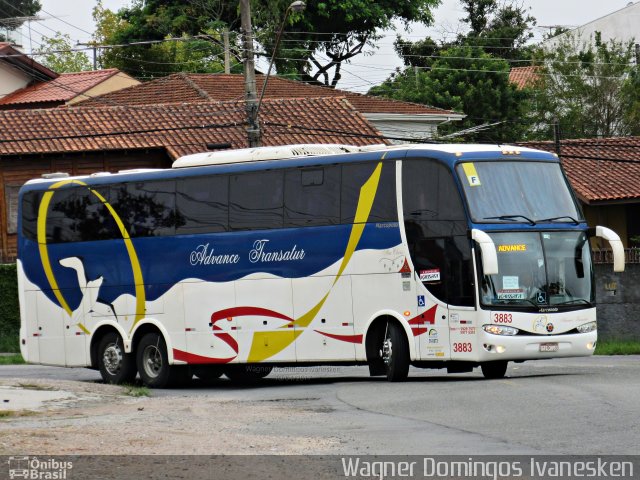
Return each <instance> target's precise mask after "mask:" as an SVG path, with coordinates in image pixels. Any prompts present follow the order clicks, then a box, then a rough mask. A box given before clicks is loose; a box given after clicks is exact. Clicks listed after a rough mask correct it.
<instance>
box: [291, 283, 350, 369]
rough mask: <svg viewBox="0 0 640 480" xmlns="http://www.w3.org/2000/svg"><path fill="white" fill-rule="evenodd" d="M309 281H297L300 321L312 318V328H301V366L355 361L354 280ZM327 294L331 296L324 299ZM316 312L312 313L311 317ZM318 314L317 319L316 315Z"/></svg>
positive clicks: (295, 291) (295, 296) (296, 311)
mask: <svg viewBox="0 0 640 480" xmlns="http://www.w3.org/2000/svg"><path fill="white" fill-rule="evenodd" d="M334 280H335V277H332V276H326V277H306V278H296V279H294V280H293V310H294V314H295V318H296V319H301V318H305V317H306V315H310V316H312V318H309V324H308V325H306V326H305V325H297V326H296V330H297V331H299V332H300V336H299V338H298V340H297V341H296V355H297V358H298V362H313V361H321V360H323V361H331V360H333V361H349V360H355V358H356V356H355V355H356V354H355V342H359V341H361V338H360V339H358V338H357V337H355V335H354V324H353V310H352V301H351V277H350V276H342V277H340V279H339V280H338V282H337V283H336V284H335V285H333V282H334ZM325 294H328V296H327V297H326V299H324V296H325ZM310 312H312V313H310ZM314 313H315V315H314Z"/></svg>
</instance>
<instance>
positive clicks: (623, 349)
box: [595, 340, 640, 355]
mask: <svg viewBox="0 0 640 480" xmlns="http://www.w3.org/2000/svg"><path fill="white" fill-rule="evenodd" d="M595 354H596V355H640V342H637V341H633V340H604V341H603V340H598V344H597V345H596V352H595Z"/></svg>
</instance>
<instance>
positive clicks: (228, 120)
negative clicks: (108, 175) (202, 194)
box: [0, 96, 384, 262]
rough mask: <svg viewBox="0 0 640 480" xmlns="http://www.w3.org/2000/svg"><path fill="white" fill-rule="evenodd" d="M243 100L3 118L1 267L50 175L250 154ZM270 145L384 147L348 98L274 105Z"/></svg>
mask: <svg viewBox="0 0 640 480" xmlns="http://www.w3.org/2000/svg"><path fill="white" fill-rule="evenodd" d="M245 115H246V113H245V110H244V102H243V101H226V102H211V101H209V102H195V103H180V104H172V105H162V106H158V105H132V106H111V107H96V108H54V109H47V110H7V111H0V125H10V126H11V128H2V129H0V219H1V221H0V260H1V261H5V262H6V261H10V260H12V259H14V258H15V256H16V235H15V233H16V220H17V199H18V190H19V189H20V186H21V185H22V184H24V182H26V181H27V180H29V179H32V178H37V177H40V176H41V175H43V174H46V173H52V172H67V173H69V174H71V175H82V174H90V173H96V172H117V171H119V170H123V169H130V168H168V167H170V166H171V164H172V162H173V161H174V160H175V159H176V158H178V157H179V156H182V155H186V154H190V153H197V152H203V151H206V150H207V149H208V148H246V147H247V146H248V144H247V133H246V117H245ZM260 119H261V129H262V144H263V145H264V146H275V145H287V144H297V143H343V144H344V143H346V144H351V145H369V144H380V143H383V142H384V141H383V140H382V138H381V136H380V132H379V131H378V130H377V129H376V128H375V127H374V126H373V125H371V123H370V122H368V121H367V119H366V118H365V117H364V116H363V115H362V114H361V113H360V112H358V111H357V110H355V109H354V107H353V106H352V104H351V103H350V102H349V101H348V100H346V99H345V98H344V97H337V96H335V97H328V98H327V97H324V98H290V99H277V98H267V99H265V100H264V102H263V104H262V107H261V110H260Z"/></svg>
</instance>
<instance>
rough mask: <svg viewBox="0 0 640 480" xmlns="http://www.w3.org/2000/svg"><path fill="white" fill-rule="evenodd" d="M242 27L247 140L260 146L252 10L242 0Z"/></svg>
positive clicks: (247, 1) (250, 143) (247, 2)
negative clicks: (247, 124)
mask: <svg viewBox="0 0 640 480" xmlns="http://www.w3.org/2000/svg"><path fill="white" fill-rule="evenodd" d="M240 26H241V28H242V39H243V45H244V89H245V100H246V107H245V108H246V112H247V122H248V123H249V126H248V127H247V140H248V141H249V147H251V148H253V147H259V146H260V126H259V124H258V118H257V112H256V111H257V109H258V100H257V95H256V70H255V63H254V60H253V31H252V27H251V9H250V7H249V0H240Z"/></svg>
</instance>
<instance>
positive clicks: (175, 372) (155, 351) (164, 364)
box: [136, 332, 191, 388]
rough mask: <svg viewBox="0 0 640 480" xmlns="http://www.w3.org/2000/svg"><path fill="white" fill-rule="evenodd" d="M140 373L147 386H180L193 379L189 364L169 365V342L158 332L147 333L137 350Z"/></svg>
mask: <svg viewBox="0 0 640 480" xmlns="http://www.w3.org/2000/svg"><path fill="white" fill-rule="evenodd" d="M136 363H137V365H138V373H139V374H140V378H141V379H142V383H144V384H145V385H146V386H147V387H150V388H166V387H173V386H180V385H184V384H186V383H187V382H188V381H189V380H191V372H190V371H189V366H188V365H169V356H168V354H167V343H166V342H165V341H164V338H163V336H162V335H160V334H158V333H153V332H152V333H147V334H145V335H144V336H143V337H142V339H141V340H140V343H138V349H137V352H136Z"/></svg>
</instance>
